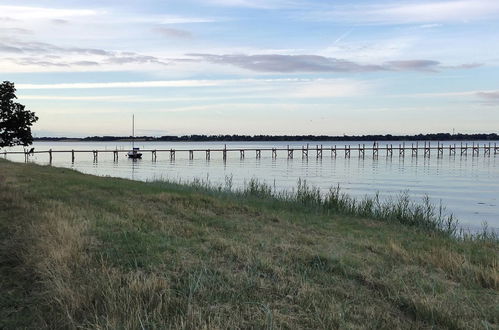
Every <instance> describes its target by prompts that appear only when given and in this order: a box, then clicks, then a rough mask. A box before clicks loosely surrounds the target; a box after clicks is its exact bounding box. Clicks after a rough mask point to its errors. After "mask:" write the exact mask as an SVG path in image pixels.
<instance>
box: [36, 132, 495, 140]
mask: <svg viewBox="0 0 499 330" xmlns="http://www.w3.org/2000/svg"><path fill="white" fill-rule="evenodd" d="M33 140H34V141H52V142H88V141H91V142H96V141H102V142H109V141H113V142H129V141H132V137H131V136H88V137H84V138H68V137H36V138H34V139H33ZM465 140H468V141H474V140H480V141H484V140H487V141H493V140H499V134H496V133H491V134H485V133H477V134H449V133H436V134H418V135H391V134H386V135H344V136H329V135H251V136H250V135H183V136H160V137H154V136H136V137H135V141H168V142H252V141H254V142H264V141H465Z"/></svg>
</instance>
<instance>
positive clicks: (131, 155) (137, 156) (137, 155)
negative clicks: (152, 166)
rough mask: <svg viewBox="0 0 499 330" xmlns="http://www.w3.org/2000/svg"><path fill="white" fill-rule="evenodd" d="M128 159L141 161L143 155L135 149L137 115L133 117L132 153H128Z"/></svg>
mask: <svg viewBox="0 0 499 330" xmlns="http://www.w3.org/2000/svg"><path fill="white" fill-rule="evenodd" d="M128 158H131V159H141V158H142V153H141V152H139V148H136V147H135V115H132V151H129V152H128Z"/></svg>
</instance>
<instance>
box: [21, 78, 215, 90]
mask: <svg viewBox="0 0 499 330" xmlns="http://www.w3.org/2000/svg"><path fill="white" fill-rule="evenodd" d="M222 83H223V82H222ZM218 85H220V82H218V81H216V80H165V81H131V82H102V83H65V84H18V85H16V87H17V88H18V89H20V90H23V89H89V88H145V87H203V86H218Z"/></svg>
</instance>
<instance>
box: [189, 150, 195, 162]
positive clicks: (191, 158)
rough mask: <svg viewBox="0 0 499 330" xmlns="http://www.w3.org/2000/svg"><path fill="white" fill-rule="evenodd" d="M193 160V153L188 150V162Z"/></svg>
mask: <svg viewBox="0 0 499 330" xmlns="http://www.w3.org/2000/svg"><path fill="white" fill-rule="evenodd" d="M193 159H194V151H192V150H189V160H193Z"/></svg>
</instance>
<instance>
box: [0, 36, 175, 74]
mask: <svg viewBox="0 0 499 330" xmlns="http://www.w3.org/2000/svg"><path fill="white" fill-rule="evenodd" d="M1 53H5V54H14V55H22V56H16V57H4V60H7V61H10V62H13V63H16V64H18V65H21V66H38V67H51V66H52V67H74V66H99V65H106V64H110V65H124V64H160V65H168V64H169V63H168V62H167V61H165V60H163V59H160V58H158V57H155V56H150V55H144V54H138V53H134V52H120V51H110V50H105V49H99V48H81V47H60V46H56V45H53V44H49V43H45V42H38V41H21V40H17V39H13V38H9V37H7V38H1V37H0V54H1Z"/></svg>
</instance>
